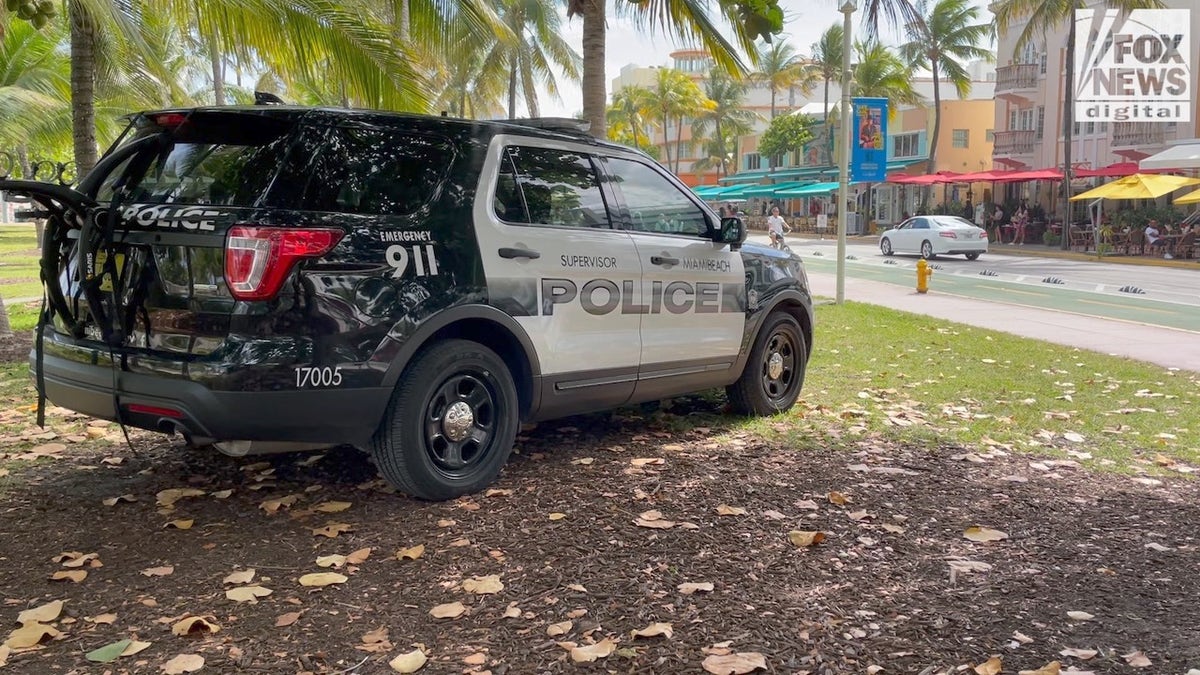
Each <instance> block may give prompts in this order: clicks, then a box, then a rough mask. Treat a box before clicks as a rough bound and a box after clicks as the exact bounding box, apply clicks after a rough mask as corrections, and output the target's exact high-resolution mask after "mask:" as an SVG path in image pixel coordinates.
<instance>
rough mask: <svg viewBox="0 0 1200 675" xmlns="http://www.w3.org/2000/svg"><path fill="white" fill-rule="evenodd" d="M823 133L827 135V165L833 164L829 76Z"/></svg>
mask: <svg viewBox="0 0 1200 675" xmlns="http://www.w3.org/2000/svg"><path fill="white" fill-rule="evenodd" d="M821 120H822V124H823V125H824V127H823V128H822V130H821V131H822V132H823V133H824V134H825V163H826V164H832V163H833V140H832V139H833V134H831V133H829V132H830V129H831V128H832V127H831V126H830V125H829V76H828V75H826V76H825V113H824V114H823V115H822V116H821Z"/></svg>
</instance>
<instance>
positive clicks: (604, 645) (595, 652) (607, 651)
mask: <svg viewBox="0 0 1200 675" xmlns="http://www.w3.org/2000/svg"><path fill="white" fill-rule="evenodd" d="M616 650H617V644H616V643H615V642H613V641H612V640H609V639H608V638H605V639H603V640H601V641H599V642H597V643H596V644H594V645H587V646H586V647H573V648H572V649H571V660H572V661H574V662H575V663H591V662H593V661H595V660H596V659H603V658H607V657H608V656H609V655H611V654H612V653H613V652H614V651H616Z"/></svg>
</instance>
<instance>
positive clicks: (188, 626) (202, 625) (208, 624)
mask: <svg viewBox="0 0 1200 675" xmlns="http://www.w3.org/2000/svg"><path fill="white" fill-rule="evenodd" d="M210 619H211V620H210ZM171 632H172V633H174V634H176V635H201V634H204V633H219V632H221V627H220V626H218V625H217V624H216V619H213V618H212V617H203V616H189V617H187V618H185V619H180V620H179V621H176V622H175V623H174V624H173V625H172V626H171Z"/></svg>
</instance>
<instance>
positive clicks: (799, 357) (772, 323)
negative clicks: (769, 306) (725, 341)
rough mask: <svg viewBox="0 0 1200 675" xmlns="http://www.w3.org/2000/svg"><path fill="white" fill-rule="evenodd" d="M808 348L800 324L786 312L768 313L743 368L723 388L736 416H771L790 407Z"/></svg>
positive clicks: (800, 381) (800, 383) (805, 365)
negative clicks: (735, 378) (733, 379)
mask: <svg viewBox="0 0 1200 675" xmlns="http://www.w3.org/2000/svg"><path fill="white" fill-rule="evenodd" d="M807 368H808V349H807V348H806V346H805V342H804V333H803V331H801V330H800V324H799V323H797V322H796V319H795V318H794V317H793V316H792V315H791V314H788V313H786V312H772V313H771V314H770V315H768V316H767V319H766V321H765V322H764V323H763V327H762V329H761V330H759V332H758V336H757V337H756V338H755V339H754V347H753V349H751V351H750V358H749V359H748V360H747V361H746V368H745V369H744V370H743V371H742V375H741V377H739V378H738V380H737V382H734V383H733V384H731V385H729V386H728V387H727V388H726V389H725V393H726V395H727V396H728V397H729V404H730V406H731V407H732V408H733V411H734V412H736V413H738V414H739V415H756V416H760V417H761V416H766V415H774V414H775V413H778V412H782V411H784V410H787V409H789V408H791V407H792V406H793V405H794V404H795V403H796V399H797V398H799V397H800V389H801V387H803V386H804V373H805V371H806V370H807Z"/></svg>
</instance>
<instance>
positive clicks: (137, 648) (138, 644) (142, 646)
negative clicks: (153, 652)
mask: <svg viewBox="0 0 1200 675" xmlns="http://www.w3.org/2000/svg"><path fill="white" fill-rule="evenodd" d="M150 644H151V643H149V642H142V641H141V640H130V641H129V644H128V645H127V646H126V647H125V649H123V650H121V656H133V655H134V654H137V653H138V652H142V651H145V650H146V648H148V647H149V646H150Z"/></svg>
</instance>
